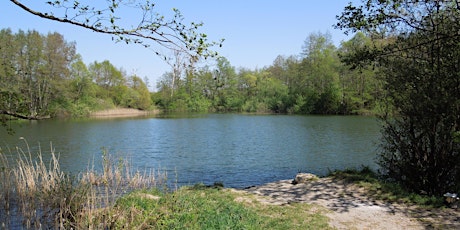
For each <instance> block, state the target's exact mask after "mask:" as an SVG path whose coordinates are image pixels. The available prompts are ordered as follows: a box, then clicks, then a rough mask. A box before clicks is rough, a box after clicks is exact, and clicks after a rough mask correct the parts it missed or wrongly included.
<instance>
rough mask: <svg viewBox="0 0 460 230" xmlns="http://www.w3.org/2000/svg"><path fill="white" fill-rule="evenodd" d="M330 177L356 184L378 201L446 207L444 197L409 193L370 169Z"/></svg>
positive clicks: (331, 174)
mask: <svg viewBox="0 0 460 230" xmlns="http://www.w3.org/2000/svg"><path fill="white" fill-rule="evenodd" d="M329 176H330V177H333V178H335V179H339V180H344V181H345V182H348V183H355V184H357V185H359V186H360V187H362V188H364V189H366V191H367V192H368V194H369V196H370V197H372V198H375V199H378V200H383V201H388V202H395V203H405V204H413V205H419V206H421V207H425V208H439V207H443V206H444V198H443V197H435V196H428V195H424V194H417V193H413V192H409V191H408V190H406V189H404V188H403V187H402V186H401V185H399V184H398V183H395V182H389V181H386V180H384V179H382V178H381V177H380V176H379V175H378V174H377V173H375V172H374V171H372V170H371V169H370V168H369V167H363V168H362V169H360V170H358V169H346V170H343V171H334V172H331V173H330V175H329Z"/></svg>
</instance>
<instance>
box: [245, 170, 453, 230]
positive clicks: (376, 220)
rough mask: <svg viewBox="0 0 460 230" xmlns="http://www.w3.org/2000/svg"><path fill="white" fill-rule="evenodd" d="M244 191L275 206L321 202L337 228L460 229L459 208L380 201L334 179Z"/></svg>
mask: <svg viewBox="0 0 460 230" xmlns="http://www.w3.org/2000/svg"><path fill="white" fill-rule="evenodd" d="M244 191H245V192H248V193H251V194H256V195H258V196H256V197H257V199H258V200H259V201H260V202H263V203H267V204H271V205H289V204H290V203H293V202H302V203H310V204H317V205H320V206H322V207H324V208H325V209H326V212H325V215H326V216H328V217H329V219H330V221H329V224H330V225H331V226H332V227H334V228H336V229H460V223H459V221H460V212H458V210H456V209H452V208H439V209H431V210H430V209H428V208H422V207H417V206H409V205H405V204H396V203H388V202H385V201H380V200H376V199H373V198H371V197H369V196H368V195H367V194H366V191H365V190H364V189H363V188H361V187H359V186H358V185H356V184H351V183H346V182H344V181H342V180H338V179H333V178H319V179H317V180H314V181H309V182H305V183H299V184H296V185H294V184H293V183H292V180H281V181H277V182H273V183H268V184H264V185H261V186H254V187H250V188H246V189H244Z"/></svg>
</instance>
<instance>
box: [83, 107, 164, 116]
mask: <svg viewBox="0 0 460 230" xmlns="http://www.w3.org/2000/svg"><path fill="white" fill-rule="evenodd" d="M159 113H160V111H159V110H157V109H154V110H139V109H130V108H116V109H106V110H100V111H96V112H91V113H90V114H89V117H92V118H117V117H140V116H149V115H156V114H159Z"/></svg>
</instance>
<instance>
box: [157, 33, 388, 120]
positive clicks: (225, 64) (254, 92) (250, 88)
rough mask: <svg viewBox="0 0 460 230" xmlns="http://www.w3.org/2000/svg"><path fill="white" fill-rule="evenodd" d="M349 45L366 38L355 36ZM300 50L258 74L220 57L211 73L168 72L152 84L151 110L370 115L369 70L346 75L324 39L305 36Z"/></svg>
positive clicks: (373, 88)
mask: <svg viewBox="0 0 460 230" xmlns="http://www.w3.org/2000/svg"><path fill="white" fill-rule="evenodd" d="M363 36H364V35H363ZM355 40H357V41H361V40H366V37H365V36H364V37H362V36H361V37H359V36H358V38H356V39H355ZM350 43H352V42H350ZM354 43H358V42H354ZM354 43H353V44H354ZM357 47H358V46H352V45H348V46H346V48H343V49H340V53H341V54H342V55H345V54H350V53H353V52H357V51H356V49H357ZM303 49H304V50H303V52H302V56H301V58H297V57H294V56H291V57H288V58H285V57H282V56H279V57H277V58H276V60H275V61H274V63H273V65H272V66H269V67H266V68H264V69H261V70H248V69H240V70H238V71H236V70H235V68H234V67H233V66H231V65H230V62H229V61H228V60H227V59H225V58H222V57H221V58H219V59H217V60H216V64H215V69H212V68H210V67H209V66H205V67H202V68H198V69H193V70H187V69H185V70H181V71H178V70H176V69H175V68H173V72H170V73H166V74H164V75H163V78H162V79H161V80H160V81H159V82H158V89H159V92H157V93H156V94H155V95H156V96H155V104H156V105H157V106H159V107H161V108H163V109H165V110H181V111H197V109H196V108H197V104H199V105H201V106H199V108H200V111H221V112H229V111H236V112H241V111H244V112H255V113H299V114H339V113H340V114H356V113H362V112H363V113H366V114H369V113H372V112H373V111H375V110H374V107H375V106H376V105H377V104H378V103H377V102H376V101H377V100H378V99H379V97H381V95H380V94H378V92H381V90H380V88H379V87H381V84H379V83H378V80H377V79H376V77H375V73H374V72H373V71H372V69H371V68H370V67H366V68H367V69H360V70H348V67H349V66H348V65H347V64H342V63H341V62H340V59H339V51H338V50H337V49H336V48H335V46H334V45H333V44H332V41H331V37H330V35H329V34H321V33H314V34H311V35H310V36H309V37H308V38H307V39H306V41H305V45H304V47H303ZM175 66H176V67H177V65H175ZM177 73H187V74H185V75H184V74H183V75H180V76H178V75H177ZM173 82H174V84H173ZM190 102H196V103H190ZM201 102H206V103H201Z"/></svg>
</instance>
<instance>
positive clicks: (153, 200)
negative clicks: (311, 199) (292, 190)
mask: <svg viewBox="0 0 460 230" xmlns="http://www.w3.org/2000/svg"><path fill="white" fill-rule="evenodd" d="M238 198H240V199H238ZM238 200H240V201H238ZM312 207H315V206H312V205H308V204H292V205H284V206H275V205H267V204H262V203H259V202H258V201H256V200H255V199H254V198H253V197H252V195H249V194H246V193H235V192H232V191H231V190H229V189H222V188H218V187H206V186H203V185H195V186H192V187H182V188H180V189H179V190H177V191H175V192H172V193H165V192H160V191H159V190H151V191H136V192H133V193H131V194H129V195H126V196H124V197H122V198H120V199H119V200H118V201H117V204H116V205H115V206H114V207H113V209H112V210H111V213H112V216H114V217H115V218H113V219H112V220H111V223H110V225H109V227H110V228H114V229H121V228H133V229H329V225H328V219H327V218H326V217H325V216H323V215H322V214H321V213H322V211H318V209H313V208H312Z"/></svg>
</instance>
